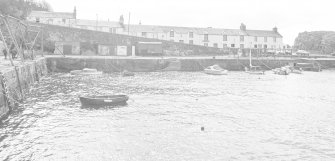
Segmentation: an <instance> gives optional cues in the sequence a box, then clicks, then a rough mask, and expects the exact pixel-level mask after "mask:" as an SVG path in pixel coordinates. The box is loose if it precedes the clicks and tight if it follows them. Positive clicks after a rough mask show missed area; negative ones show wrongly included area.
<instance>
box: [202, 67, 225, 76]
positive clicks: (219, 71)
mask: <svg viewBox="0 0 335 161" xmlns="http://www.w3.org/2000/svg"><path fill="white" fill-rule="evenodd" d="M204 72H205V73H206V74H210V75H227V74H228V70H225V69H223V68H221V67H220V66H219V65H216V64H215V65H212V66H209V67H207V68H205V69H204Z"/></svg>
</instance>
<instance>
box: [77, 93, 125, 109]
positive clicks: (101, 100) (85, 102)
mask: <svg viewBox="0 0 335 161" xmlns="http://www.w3.org/2000/svg"><path fill="white" fill-rule="evenodd" d="M79 99H80V102H81V105H82V106H92V107H101V106H116V105H125V104H126V103H127V101H128V99H129V97H128V96H127V95H111V96H87V97H79Z"/></svg>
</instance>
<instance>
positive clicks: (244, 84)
mask: <svg viewBox="0 0 335 161" xmlns="http://www.w3.org/2000/svg"><path fill="white" fill-rule="evenodd" d="M334 82H335V71H323V72H319V73H316V72H305V73H304V74H302V75H298V74H296V75H295V74H291V75H288V76H280V75H274V74H270V72H268V73H266V75H260V76H259V75H248V74H246V73H244V72H230V73H229V75H226V76H212V75H206V74H204V73H201V72H152V73H136V76H135V77H121V76H120V74H119V73H114V74H105V75H103V76H84V77H82V76H71V75H69V74H54V75H50V76H47V77H45V78H44V79H43V80H41V81H40V82H39V83H38V84H35V85H34V86H33V87H32V88H31V89H30V93H29V95H27V98H26V100H25V101H24V104H22V105H20V106H19V107H18V108H17V109H15V110H14V111H13V112H12V113H11V115H10V116H9V117H8V118H7V119H5V120H3V121H2V123H0V160H106V161H107V160H117V161H169V160H171V161H176V160H179V161H181V160H187V161H204V160H210V161H212V160H213V161H214V160H220V161H221V160H229V161H233V160H257V161H263V160H264V161H268V160H297V161H298V160H311V161H317V160H322V161H327V160H335V86H334ZM87 94H92V95H93V94H101V95H105V94H127V95H129V97H130V100H129V101H128V105H126V106H120V107H115V108H102V109H87V108H81V105H80V102H79V99H78V96H79V95H87ZM201 127H204V131H201Z"/></svg>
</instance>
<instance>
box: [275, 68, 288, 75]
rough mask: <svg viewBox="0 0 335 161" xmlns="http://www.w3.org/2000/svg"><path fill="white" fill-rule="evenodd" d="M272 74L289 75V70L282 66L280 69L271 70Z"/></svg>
mask: <svg viewBox="0 0 335 161" xmlns="http://www.w3.org/2000/svg"><path fill="white" fill-rule="evenodd" d="M272 71H273V73H274V74H278V75H289V74H290V73H291V69H290V67H289V66H283V67H281V68H276V69H272Z"/></svg>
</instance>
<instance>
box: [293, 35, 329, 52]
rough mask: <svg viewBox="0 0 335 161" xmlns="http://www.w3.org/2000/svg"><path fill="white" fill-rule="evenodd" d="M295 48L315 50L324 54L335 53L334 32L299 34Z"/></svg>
mask: <svg viewBox="0 0 335 161" xmlns="http://www.w3.org/2000/svg"><path fill="white" fill-rule="evenodd" d="M294 47H295V48H296V49H302V50H313V51H318V52H321V53H323V54H330V53H333V52H335V32H334V31H311V32H302V33H299V35H298V37H297V38H296V39H295V41H294Z"/></svg>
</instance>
